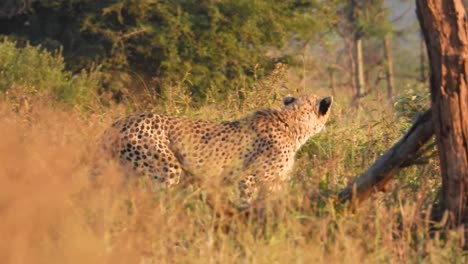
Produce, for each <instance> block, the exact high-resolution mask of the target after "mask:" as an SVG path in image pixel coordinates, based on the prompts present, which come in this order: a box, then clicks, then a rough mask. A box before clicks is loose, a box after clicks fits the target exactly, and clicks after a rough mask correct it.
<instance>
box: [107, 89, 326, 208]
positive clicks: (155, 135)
mask: <svg viewBox="0 0 468 264" xmlns="http://www.w3.org/2000/svg"><path fill="white" fill-rule="evenodd" d="M283 104H284V105H283V106H282V107H281V108H278V109H272V108H270V109H264V110H259V111H256V112H254V113H253V114H250V115H247V116H245V117H243V118H241V119H239V120H236V121H229V122H213V121H204V120H191V119H187V118H179V117H172V116H167V115H163V114H156V113H144V114H136V115H131V116H128V117H125V118H123V119H120V120H118V121H116V122H115V123H114V124H112V127H111V128H110V129H109V130H108V131H107V133H106V140H105V141H106V142H107V145H108V148H109V150H110V152H111V153H112V155H113V156H114V157H116V158H118V159H119V160H120V163H121V164H122V165H124V166H125V167H126V168H129V169H130V171H132V172H136V173H137V174H139V175H147V176H149V177H151V178H152V179H154V180H155V181H156V182H160V183H162V184H163V185H165V186H171V185H174V184H177V183H179V181H181V180H182V179H186V178H189V177H194V176H195V177H205V178H206V177H218V179H220V180H222V182H231V183H235V184H237V186H238V190H239V192H240V195H241V196H242V197H243V199H245V200H246V201H248V202H250V201H251V200H252V199H254V197H258V194H259V193H261V192H266V193H268V192H270V191H274V190H278V189H280V188H281V185H282V183H284V182H285V181H286V180H287V179H288V173H289V172H290V171H291V169H292V167H293V164H294V156H295V153H296V152H297V151H298V150H299V148H300V147H301V146H302V145H303V144H304V143H305V142H306V141H307V140H308V139H309V138H310V137H311V136H313V135H315V134H317V133H318V132H319V131H320V130H322V128H323V127H324V126H325V123H326V121H327V119H328V117H329V114H330V107H331V104H332V98H331V97H325V98H319V97H317V96H316V95H304V96H299V97H289V96H288V97H285V98H284V100H283Z"/></svg>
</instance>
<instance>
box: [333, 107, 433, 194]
mask: <svg viewBox="0 0 468 264" xmlns="http://www.w3.org/2000/svg"><path fill="white" fill-rule="evenodd" d="M432 135H434V129H433V126H432V118H431V110H430V109H429V110H427V111H426V112H424V113H423V114H420V115H418V117H417V118H416V120H415V121H414V123H413V125H412V126H411V128H410V129H409V130H408V132H406V134H405V135H404V136H403V137H402V138H401V139H400V140H399V141H398V142H397V143H396V144H395V145H393V146H392V148H390V149H389V150H388V151H387V152H386V153H385V154H383V155H382V156H381V157H380V158H379V159H377V160H376V161H375V162H374V164H372V166H371V167H370V168H369V169H367V171H365V172H364V173H363V174H362V175H361V176H359V177H358V178H357V179H356V180H354V181H353V182H352V183H350V184H349V185H348V187H346V188H345V189H344V190H343V191H342V192H341V193H340V194H339V201H340V202H347V201H350V200H353V201H356V202H360V201H363V200H365V199H366V198H367V197H369V196H370V195H371V194H372V193H373V192H375V191H384V190H385V186H386V184H387V183H388V181H389V180H390V179H392V178H393V176H394V175H395V174H396V173H397V172H398V171H399V170H400V169H401V168H402V167H405V166H408V164H410V163H411V162H412V161H413V160H415V159H417V157H419V156H420V155H421V154H422V152H421V151H420V149H421V147H423V146H424V145H425V144H426V142H427V141H429V139H430V138H431V137H432ZM413 163H414V162H413Z"/></svg>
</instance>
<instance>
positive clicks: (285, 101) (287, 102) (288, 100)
mask: <svg viewBox="0 0 468 264" xmlns="http://www.w3.org/2000/svg"><path fill="white" fill-rule="evenodd" d="M296 100H297V98H296V97H292V96H286V97H284V99H283V104H284V105H285V106H286V105H290V104H292V103H294V102H295V101H296Z"/></svg>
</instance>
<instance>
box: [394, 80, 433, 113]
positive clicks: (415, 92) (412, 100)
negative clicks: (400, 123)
mask: <svg viewBox="0 0 468 264" xmlns="http://www.w3.org/2000/svg"><path fill="white" fill-rule="evenodd" d="M429 102H430V100H429V89H427V87H426V85H424V84H421V83H420V84H416V85H412V86H410V85H408V84H407V85H406V87H405V89H404V90H403V92H402V94H401V95H399V96H398V97H397V98H396V99H395V104H394V108H395V114H396V116H397V117H398V118H404V119H405V120H407V121H411V120H412V119H414V117H415V116H416V115H417V114H418V113H421V112H423V111H425V110H427V109H428V108H429Z"/></svg>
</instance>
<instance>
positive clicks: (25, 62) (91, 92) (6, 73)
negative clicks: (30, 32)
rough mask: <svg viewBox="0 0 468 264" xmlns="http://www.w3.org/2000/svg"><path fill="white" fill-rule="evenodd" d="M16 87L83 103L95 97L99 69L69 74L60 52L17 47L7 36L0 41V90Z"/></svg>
mask: <svg viewBox="0 0 468 264" xmlns="http://www.w3.org/2000/svg"><path fill="white" fill-rule="evenodd" d="M15 86H17V87H20V88H21V89H22V90H24V92H26V93H30V94H51V95H53V96H54V97H55V98H56V99H57V101H60V102H64V103H67V104H70V105H74V106H81V107H84V106H86V105H87V104H89V103H91V102H92V101H94V100H95V98H96V97H95V92H96V90H97V88H98V86H99V72H98V71H97V70H95V69H93V70H90V71H86V70H83V71H82V72H81V73H80V74H73V73H71V72H69V71H66V70H65V63H64V60H63V57H62V55H61V53H60V52H54V53H50V52H48V51H46V50H44V49H42V48H41V46H37V47H34V46H31V45H29V44H27V45H26V46H24V47H22V48H19V47H17V45H16V43H15V42H14V41H11V40H9V39H7V38H5V39H3V40H2V41H1V42H0V92H1V93H4V92H6V91H8V90H9V89H11V88H12V87H15Z"/></svg>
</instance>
